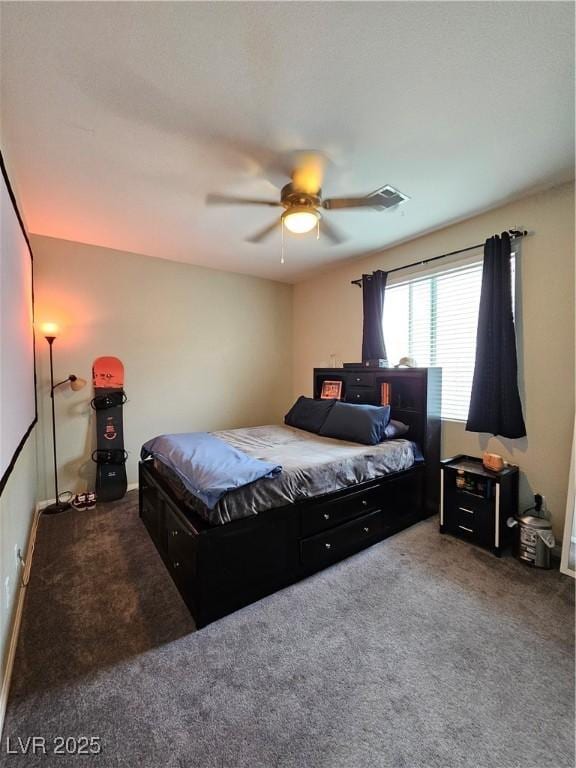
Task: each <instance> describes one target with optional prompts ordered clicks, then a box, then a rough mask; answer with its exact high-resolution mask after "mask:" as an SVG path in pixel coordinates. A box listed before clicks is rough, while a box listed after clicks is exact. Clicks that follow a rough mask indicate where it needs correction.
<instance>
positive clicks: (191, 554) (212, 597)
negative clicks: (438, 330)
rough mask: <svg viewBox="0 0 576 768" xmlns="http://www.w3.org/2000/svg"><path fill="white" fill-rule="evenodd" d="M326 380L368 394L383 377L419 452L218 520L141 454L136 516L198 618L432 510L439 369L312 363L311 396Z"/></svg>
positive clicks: (363, 397)
mask: <svg viewBox="0 0 576 768" xmlns="http://www.w3.org/2000/svg"><path fill="white" fill-rule="evenodd" d="M324 380H339V381H342V383H343V392H342V397H343V398H344V399H346V400H348V401H350V402H369V403H374V402H379V397H380V386H381V384H382V382H383V381H386V382H388V383H390V385H391V393H392V403H391V404H392V418H393V419H398V420H400V421H404V422H405V423H408V424H409V425H410V432H409V434H408V435H406V437H407V438H409V439H412V440H414V441H416V442H417V443H418V444H419V445H420V447H421V449H422V453H423V456H424V462H422V463H419V464H416V465H414V466H413V467H411V468H410V469H408V470H405V471H403V472H396V473H393V474H390V475H386V476H385V477H382V478H379V479H378V480H375V481H372V482H367V483H361V484H358V485H355V486H353V487H349V488H346V489H345V490H342V491H338V492H337V493H332V494H328V495H325V496H321V497H318V498H313V499H307V500H306V501H302V502H297V503H294V504H290V505H287V506H284V507H280V508H277V509H271V510H268V511H267V512H263V513H261V514H259V515H254V516H251V517H247V518H243V519H242V520H236V521H233V522H231V523H227V524H225V525H209V524H208V523H206V522H205V521H204V520H202V519H201V518H200V517H199V516H198V515H197V514H195V513H194V512H193V511H192V510H191V509H190V507H189V506H188V505H186V504H185V503H183V502H182V501H180V500H178V498H177V497H176V495H175V493H174V491H173V490H172V488H171V487H170V485H169V483H167V482H166V480H165V479H164V478H163V477H162V476H161V475H160V474H159V473H158V472H157V471H156V470H155V469H154V465H153V462H152V461H144V462H141V463H140V467H139V480H140V485H139V493H140V516H141V518H142V520H143V522H144V524H145V525H146V528H147V529H148V532H149V534H150V536H151V538H152V540H153V542H154V544H155V545H156V548H157V549H158V552H159V553H160V556H161V557H162V560H163V561H164V564H165V565H166V568H167V569H168V571H169V573H170V575H171V576H172V578H173V580H174V582H175V584H176V586H177V587H178V589H179V591H180V594H181V595H182V597H183V599H184V601H185V603H186V605H187V606H188V608H189V610H190V612H191V613H192V616H193V617H194V620H195V622H196V626H197V627H198V628H201V627H204V626H206V624H209V623H210V622H212V621H215V620H216V619H219V618H221V617H222V616H225V615H227V614H229V613H231V612H232V611H235V610H237V609H238V608H241V607H242V606H245V605H248V604H249V603H252V602H254V601H255V600H258V599H260V598H261V597H264V596H265V595H269V594H271V593H272V592H275V591H276V590H278V589H281V588H282V587H285V586H287V585H288V584H292V583H294V582H295V581H298V580H299V579H302V578H304V577H306V576H308V575H310V574H312V573H314V572H315V571H318V570H321V569H322V568H325V567H327V566H328V565H331V564H332V563H335V562H337V561H338V560H341V559H343V558H345V557H347V556H348V555H351V554H353V553H354V552H358V551H359V550H361V549H364V548H365V547H368V546H370V545H372V544H375V543H376V542H378V541H381V540H382V539H385V538H386V537H387V536H390V535H392V534H393V533H396V532H398V531H400V530H402V529H403V528H406V527H407V526H409V525H412V524H413V523H415V522H417V521H418V520H421V519H422V518H423V517H426V516H428V515H430V514H434V513H436V512H437V511H438V503H439V482H440V383H441V371H440V369H437V368H419V369H416V368H414V369H381V370H377V371H374V370H366V369H362V368H358V369H342V368H338V369H328V368H327V369H315V371H314V393H315V396H319V394H320V391H321V387H322V382H323V381H324Z"/></svg>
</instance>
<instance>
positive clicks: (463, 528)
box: [458, 525, 474, 533]
mask: <svg viewBox="0 0 576 768" xmlns="http://www.w3.org/2000/svg"><path fill="white" fill-rule="evenodd" d="M458 528H462V530H463V531H466V533H474V531H473V530H472V528H466V526H465V525H459V526H458Z"/></svg>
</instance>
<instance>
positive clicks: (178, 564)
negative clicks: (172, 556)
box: [172, 560, 180, 568]
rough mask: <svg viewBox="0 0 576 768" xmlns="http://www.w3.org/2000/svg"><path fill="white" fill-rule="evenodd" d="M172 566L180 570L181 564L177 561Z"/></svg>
mask: <svg viewBox="0 0 576 768" xmlns="http://www.w3.org/2000/svg"><path fill="white" fill-rule="evenodd" d="M172 565H173V566H174V568H180V563H179V562H178V560H175V561H174V562H173V563H172Z"/></svg>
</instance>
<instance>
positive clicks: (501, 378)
mask: <svg viewBox="0 0 576 768" xmlns="http://www.w3.org/2000/svg"><path fill="white" fill-rule="evenodd" d="M510 252H511V251H510V236H509V234H508V233H507V232H503V233H502V235H500V236H498V235H495V236H494V237H489V238H488V240H486V243H485V245H484V265H483V269H482V291H481V294H480V311H479V314H478V331H477V335H476V363H475V366H474V378H473V381H472V395H471V398H470V410H469V412H468V421H467V423H466V429H467V430H468V431H469V432H488V433H490V434H492V435H501V436H502V437H510V438H517V437H524V436H525V435H526V427H525V425H524V417H523V415H522V404H521V403H520V393H519V392H518V360H517V356H516V333H515V329H514V316H513V314H512V286H511V275H510Z"/></svg>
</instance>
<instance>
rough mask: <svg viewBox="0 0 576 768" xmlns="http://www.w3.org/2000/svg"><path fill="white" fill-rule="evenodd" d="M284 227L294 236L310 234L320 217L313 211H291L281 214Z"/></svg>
mask: <svg viewBox="0 0 576 768" xmlns="http://www.w3.org/2000/svg"><path fill="white" fill-rule="evenodd" d="M282 218H283V220H284V226H285V227H286V229H289V230H290V232H294V234H296V235H303V234H304V233H305V232H310V230H311V229H314V227H315V226H316V225H317V224H318V220H319V219H320V215H319V214H318V212H317V211H315V210H310V209H296V210H295V209H292V210H289V211H286V212H285V213H284V214H282Z"/></svg>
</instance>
